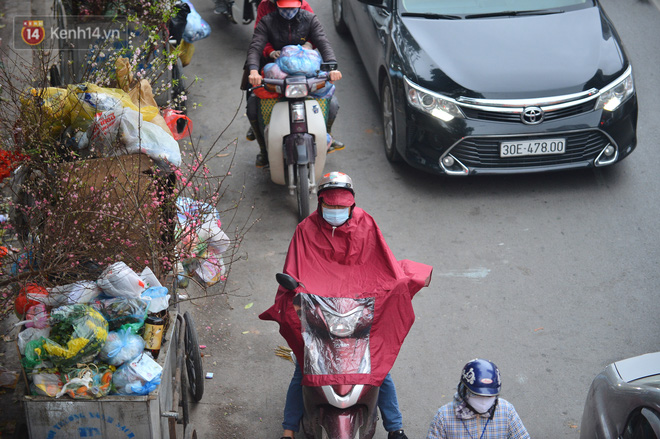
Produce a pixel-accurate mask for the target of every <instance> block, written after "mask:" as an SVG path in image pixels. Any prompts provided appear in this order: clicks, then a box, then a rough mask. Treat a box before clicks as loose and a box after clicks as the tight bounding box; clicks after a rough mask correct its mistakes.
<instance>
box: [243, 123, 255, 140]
mask: <svg viewBox="0 0 660 439" xmlns="http://www.w3.org/2000/svg"><path fill="white" fill-rule="evenodd" d="M245 138H246V139H248V140H249V141H250V142H252V141H253V140H255V139H256V138H257V136H255V135H254V130H253V129H252V127H250V129H249V130H247V133H245Z"/></svg>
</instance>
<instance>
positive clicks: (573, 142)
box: [332, 0, 637, 175]
mask: <svg viewBox="0 0 660 439" xmlns="http://www.w3.org/2000/svg"><path fill="white" fill-rule="evenodd" d="M332 7H333V19H334V24H335V28H336V29H337V31H338V32H339V33H349V32H350V34H351V35H352V37H353V41H354V42H355V45H356V46H357V49H358V52H359V53H360V57H361V58H362V61H363V63H364V65H365V68H366V71H367V74H368V76H369V79H370V81H371V83H372V85H373V87H374V88H375V90H376V92H377V93H378V94H379V97H380V101H381V109H382V114H383V127H384V135H385V154H386V155H387V158H388V159H389V160H390V161H391V162H397V161H400V160H402V159H403V160H405V161H406V162H407V163H409V164H410V165H412V166H414V167H416V168H420V169H423V170H426V171H430V172H433V173H441V174H442V173H443V174H448V175H470V174H497V173H516V172H537V171H550V170H560V169H571V168H589V167H599V166H607V165H612V164H614V163H616V162H618V161H620V160H622V159H623V158H624V157H626V156H627V155H628V154H630V153H631V152H632V151H633V149H635V146H636V145H637V138H636V127H637V96H636V93H635V87H634V82H633V73H632V67H631V64H630V60H629V59H628V56H627V55H626V53H625V51H624V49H623V45H622V43H621V40H620V38H619V36H618V34H617V32H616V30H615V29H614V26H613V25H612V23H611V21H610V20H609V18H608V17H607V15H606V14H605V12H604V11H603V9H602V8H601V6H600V5H599V3H598V2H597V1H596V0H582V1H580V0H537V1H534V2H530V1H529V0H510V1H503V0H500V1H488V2H476V1H465V0H444V1H429V0H332Z"/></svg>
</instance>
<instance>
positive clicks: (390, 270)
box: [259, 207, 433, 386]
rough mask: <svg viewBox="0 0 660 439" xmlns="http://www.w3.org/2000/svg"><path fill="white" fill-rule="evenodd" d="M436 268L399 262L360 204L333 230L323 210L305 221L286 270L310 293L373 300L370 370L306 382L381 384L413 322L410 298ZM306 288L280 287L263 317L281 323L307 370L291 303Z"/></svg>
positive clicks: (310, 378) (306, 381)
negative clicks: (346, 219)
mask: <svg viewBox="0 0 660 439" xmlns="http://www.w3.org/2000/svg"><path fill="white" fill-rule="evenodd" d="M432 270H433V268H432V267H431V266H429V265H425V264H421V263H418V262H413V261H409V260H402V261H397V260H396V258H395V257H394V255H393V254H392V251H391V250H390V248H389V247H388V245H387V243H386V242H385V239H384V238H383V235H382V234H381V232H380V229H379V228H378V226H377V225H376V222H375V221H374V219H373V218H372V217H371V216H370V215H369V214H368V213H366V212H365V211H364V210H362V209H360V208H359V207H354V208H353V215H352V217H351V219H350V220H348V221H347V222H346V223H344V224H343V225H341V226H340V227H336V228H334V230H333V227H332V226H331V225H330V224H328V223H327V222H326V221H325V220H324V219H323V218H322V216H321V215H320V214H319V211H316V212H313V213H312V214H311V215H310V216H309V217H308V218H306V219H305V220H304V221H302V222H301V223H300V224H299V225H298V227H297V228H296V232H295V234H294V236H293V238H292V240H291V244H290V245H289V251H288V253H287V257H286V261H285V263H284V273H286V274H289V275H291V276H293V277H294V278H296V279H297V280H298V281H300V282H302V283H303V284H304V286H305V287H306V292H309V293H311V294H315V295H318V296H325V297H351V298H355V299H359V298H367V297H373V298H375V309H374V317H373V323H372V327H371V332H370V335H369V344H370V354H371V373H370V374H351V375H307V374H306V375H304V378H303V385H308V386H321V385H328V384H371V385H374V386H380V384H381V383H382V381H383V380H384V379H385V376H386V375H387V373H388V372H389V371H390V369H391V368H392V366H393V365H394V361H395V360H396V357H397V355H398V353H399V349H400V348H401V344H402V343H403V340H404V339H405V337H406V335H407V334H408V331H409V330H410V327H411V326H412V324H413V321H414V320H415V314H414V311H413V308H412V304H411V300H412V298H413V296H414V295H415V293H417V292H418V291H419V290H420V289H422V288H423V287H425V286H428V284H429V282H430V281H431V272H432ZM303 291H305V290H303V289H301V288H298V289H297V290H296V291H295V292H292V291H287V290H285V289H284V288H282V287H280V288H279V289H278V291H277V296H276V297H275V304H274V305H273V306H272V307H270V308H269V309H268V310H267V311H265V312H264V313H262V314H261V315H260V316H259V318H260V319H262V320H273V321H275V322H278V323H279V324H280V334H282V336H283V337H284V338H285V339H286V341H287V343H288V344H289V347H291V349H292V350H293V352H294V353H295V355H296V358H297V360H298V362H299V364H300V367H301V370H303V371H304V367H303V364H304V363H303V361H304V360H303V352H304V344H303V339H302V335H301V324H300V319H299V318H298V315H297V314H296V311H295V309H294V307H293V297H294V296H295V295H296V293H298V292H303Z"/></svg>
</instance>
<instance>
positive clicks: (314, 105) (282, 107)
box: [265, 99, 327, 185]
mask: <svg viewBox="0 0 660 439" xmlns="http://www.w3.org/2000/svg"><path fill="white" fill-rule="evenodd" d="M305 110H306V114H307V128H308V133H309V134H312V135H313V136H314V140H315V142H316V159H315V160H314V171H315V173H314V175H315V178H316V181H319V180H320V179H321V177H322V176H323V168H324V167H325V157H326V153H327V144H326V134H327V131H326V126H325V118H324V117H323V112H322V111H320V107H319V103H318V102H317V101H316V100H315V99H309V100H306V101H305ZM290 133H291V125H290V123H289V102H288V101H282V102H278V103H277V104H275V106H274V107H273V111H272V113H271V116H270V123H269V125H268V127H267V130H266V133H265V138H266V146H267V148H268V161H269V162H270V179H271V180H272V181H273V183H275V184H281V185H286V184H287V182H286V161H285V160H286V158H285V156H284V138H285V137H286V136H288V135H289V134H290Z"/></svg>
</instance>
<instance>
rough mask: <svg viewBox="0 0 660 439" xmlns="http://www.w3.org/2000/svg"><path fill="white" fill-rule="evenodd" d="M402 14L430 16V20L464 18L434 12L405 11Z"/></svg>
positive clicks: (403, 15)
mask: <svg viewBox="0 0 660 439" xmlns="http://www.w3.org/2000/svg"><path fill="white" fill-rule="evenodd" d="M401 16H402V17H420V18H428V19H429V20H461V19H462V18H463V17H461V16H460V15H449V14H434V13H432V12H403V13H401Z"/></svg>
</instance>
